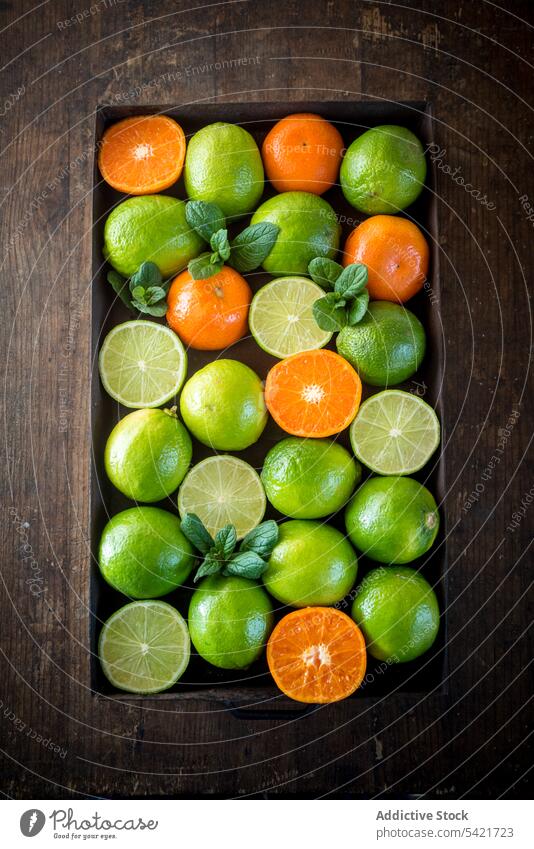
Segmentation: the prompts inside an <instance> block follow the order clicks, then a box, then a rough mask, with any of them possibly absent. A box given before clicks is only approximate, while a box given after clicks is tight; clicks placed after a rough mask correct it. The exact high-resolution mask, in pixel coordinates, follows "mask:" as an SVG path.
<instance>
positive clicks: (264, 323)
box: [249, 277, 332, 359]
mask: <svg viewBox="0 0 534 849" xmlns="http://www.w3.org/2000/svg"><path fill="white" fill-rule="evenodd" d="M323 295H324V290H323V289H321V287H320V286H318V285H317V283H313V282H312V281H311V280H307V279H306V278H305V277H278V278H277V279H276V280H273V281H272V282H271V283H268V284H267V285H266V286H262V287H261V289H260V290H259V292H257V293H256V294H255V295H254V297H253V299H252V304H251V306H250V315H249V324H250V332H251V333H252V335H253V337H254V339H255V340H256V342H257V343H258V345H259V346H260V348H263V350H264V351H267V353H268V354H271V356H273V357H278V358H279V359H282V358H283V357H289V356H290V355H291V354H298V353H300V351H310V350H311V349H313V348H322V347H323V346H324V345H327V344H328V342H330V339H331V338H332V334H331V333H329V332H328V331H325V330H321V328H320V327H319V325H318V324H317V322H316V321H315V318H314V316H313V305H314V303H315V301H316V300H317V299H318V298H322V297H323Z"/></svg>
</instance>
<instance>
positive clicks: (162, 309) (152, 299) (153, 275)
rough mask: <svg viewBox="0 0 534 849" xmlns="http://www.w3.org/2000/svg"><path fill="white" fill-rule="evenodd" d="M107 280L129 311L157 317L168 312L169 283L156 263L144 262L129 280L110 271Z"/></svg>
mask: <svg viewBox="0 0 534 849" xmlns="http://www.w3.org/2000/svg"><path fill="white" fill-rule="evenodd" d="M107 278H108V283H110V284H111V286H112V287H113V290H114V291H115V292H116V293H117V295H118V296H119V297H120V299H121V301H122V302H123V304H124V305H125V306H126V307H128V309H129V310H137V311H138V312H142V313H146V314H148V315H153V316H157V317H160V316H163V315H165V313H166V312H167V301H166V297H167V288H168V283H164V282H163V278H162V276H161V272H160V270H159V268H158V266H157V265H156V264H155V263H154V262H143V263H142V264H141V265H140V266H139V268H138V269H137V271H136V272H135V273H134V274H132V276H131V277H130V279H129V280H128V279H127V278H126V277H123V276H122V275H121V274H119V273H118V272H117V271H115V270H113V269H112V270H111V271H108V274H107ZM169 282H170V281H169Z"/></svg>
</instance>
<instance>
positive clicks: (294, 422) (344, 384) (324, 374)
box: [265, 350, 362, 437]
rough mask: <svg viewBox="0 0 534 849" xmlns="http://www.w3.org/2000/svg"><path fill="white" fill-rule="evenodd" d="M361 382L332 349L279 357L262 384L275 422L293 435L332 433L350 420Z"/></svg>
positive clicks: (326, 434)
mask: <svg viewBox="0 0 534 849" xmlns="http://www.w3.org/2000/svg"><path fill="white" fill-rule="evenodd" d="M361 394H362V384H361V381H360V378H359V377H358V375H357V373H356V372H355V371H354V369H353V368H352V366H351V365H349V363H348V362H347V361H346V360H344V359H343V357H340V356H339V354H335V353H334V352H333V351H328V350H321V351H304V352H303V353H301V354H293V356H292V357H287V359H285V360H281V361H280V362H279V363H277V364H276V365H275V366H273V368H272V369H271V370H270V372H269V374H268V375H267V381H266V383H265V403H266V404H267V409H268V410H269V412H270V414H271V416H272V417H273V419H274V420H275V422H276V423H277V424H278V425H279V426H280V427H281V428H282V430H285V431H286V433H290V434H292V435H293V436H315V437H320V436H332V435H333V434H334V433H339V432H340V431H341V430H343V428H345V427H347V425H349V424H350V423H351V421H352V420H353V418H354V416H355V415H356V412H357V410H358V407H359V406H360V398H361Z"/></svg>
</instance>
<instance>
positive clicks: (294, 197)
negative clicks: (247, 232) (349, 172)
mask: <svg viewBox="0 0 534 849" xmlns="http://www.w3.org/2000/svg"><path fill="white" fill-rule="evenodd" d="M263 221H269V222H270V223H271V224H276V226H277V227H279V228H280V232H279V233H278V236H277V239H276V242H275V244H274V246H273V248H272V250H271V251H270V253H269V254H268V256H267V258H266V259H265V260H264V261H263V268H264V269H265V271H268V272H269V274H274V275H275V276H282V275H284V274H298V275H301V276H306V274H307V273H308V265H309V264H310V262H311V261H312V259H315V257H318V256H325V257H328V258H329V259H333V257H334V256H335V254H336V251H337V249H338V247H339V237H340V233H341V227H340V225H339V224H338V221H337V218H336V214H335V212H334V210H333V209H332V207H331V206H330V204H329V203H327V201H325V200H324V199H323V198H320V197H317V195H314V194H311V193H310V192H284V193H283V194H281V195H275V196H274V197H272V198H270V199H269V200H266V201H265V203H262V205H261V206H260V207H259V208H258V209H257V210H256V212H255V213H254V215H253V216H252V224H260V223H262V222H263Z"/></svg>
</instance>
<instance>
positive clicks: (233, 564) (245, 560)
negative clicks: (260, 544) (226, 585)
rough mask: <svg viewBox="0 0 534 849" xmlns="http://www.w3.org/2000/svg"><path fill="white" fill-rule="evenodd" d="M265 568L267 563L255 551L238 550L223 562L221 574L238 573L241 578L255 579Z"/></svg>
mask: <svg viewBox="0 0 534 849" xmlns="http://www.w3.org/2000/svg"><path fill="white" fill-rule="evenodd" d="M266 569H267V563H266V562H265V560H262V558H261V557H260V555H259V554H256V552H255V551H240V552H239V554H234V556H233V557H232V559H231V560H229V561H228V563H226V564H225V566H224V569H223V575H239V576H240V577H241V578H249V579H250V580H255V579H256V578H259V577H260V575H263V573H264V572H265V570H266Z"/></svg>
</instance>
